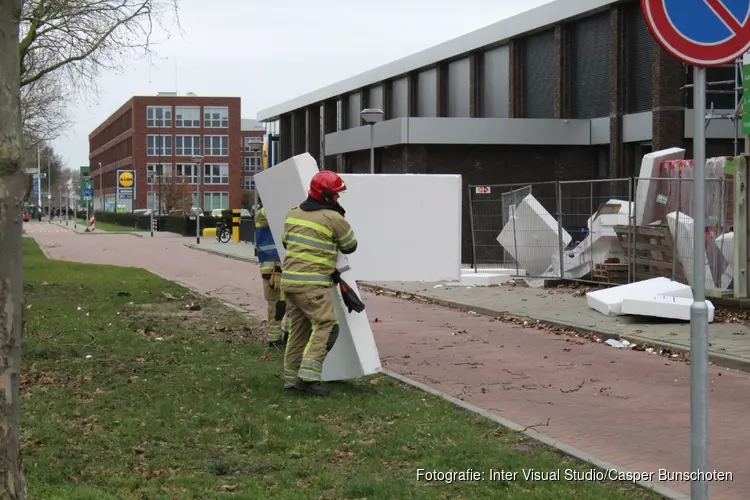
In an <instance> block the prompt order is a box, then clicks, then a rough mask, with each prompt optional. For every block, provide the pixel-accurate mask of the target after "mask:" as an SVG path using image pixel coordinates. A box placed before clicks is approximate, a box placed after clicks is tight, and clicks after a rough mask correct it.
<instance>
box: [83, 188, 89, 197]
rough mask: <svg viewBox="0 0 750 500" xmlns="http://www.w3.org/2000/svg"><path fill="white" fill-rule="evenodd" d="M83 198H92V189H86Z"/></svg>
mask: <svg viewBox="0 0 750 500" xmlns="http://www.w3.org/2000/svg"><path fill="white" fill-rule="evenodd" d="M83 196H91V188H84V189H83Z"/></svg>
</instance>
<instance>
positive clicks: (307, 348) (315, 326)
mask: <svg viewBox="0 0 750 500" xmlns="http://www.w3.org/2000/svg"><path fill="white" fill-rule="evenodd" d="M310 325H311V326H312V332H310V338H309V339H307V344H305V350H304V351H302V358H303V359H302V363H304V362H305V359H304V358H306V357H307V353H308V352H309V351H310V346H312V343H313V339H314V338H315V332H317V331H318V323H317V321H311V322H310ZM300 366H301V365H300Z"/></svg>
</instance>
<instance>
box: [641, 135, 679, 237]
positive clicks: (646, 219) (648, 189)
mask: <svg viewBox="0 0 750 500" xmlns="http://www.w3.org/2000/svg"><path fill="white" fill-rule="evenodd" d="M684 157H685V150H684V149H681V148H669V149H664V150H661V151H654V152H652V153H648V154H646V155H644V156H643V160H642V161H641V170H640V174H639V180H638V186H637V188H636V194H635V223H636V225H638V226H642V225H647V224H650V223H652V222H654V221H656V220H658V219H659V218H658V216H657V215H656V206H655V205H656V203H657V200H656V198H657V190H658V182H657V181H656V179H657V178H658V177H659V173H660V171H661V163H662V162H664V161H669V160H681V159H683V158H684Z"/></svg>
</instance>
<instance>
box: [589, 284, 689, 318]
mask: <svg viewBox="0 0 750 500" xmlns="http://www.w3.org/2000/svg"><path fill="white" fill-rule="evenodd" d="M655 295H665V296H669V297H682V298H688V299H692V298H693V290H692V288H690V287H689V286H688V285H685V284H682V283H678V282H676V281H672V280H670V279H669V278H651V279H650V280H644V281H637V282H635V283H629V284H627V285H621V286H616V287H613V288H606V289H604V290H596V291H594V292H589V293H587V294H586V303H587V304H588V306H589V307H590V308H592V309H594V310H595V311H599V312H600V313H602V314H604V315H607V316H620V315H622V314H623V312H622V301H623V300H624V299H626V298H639V297H649V296H655Z"/></svg>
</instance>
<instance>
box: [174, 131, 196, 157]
mask: <svg viewBox="0 0 750 500" xmlns="http://www.w3.org/2000/svg"><path fill="white" fill-rule="evenodd" d="M174 154H175V156H197V155H199V154H201V136H199V135H176V136H174Z"/></svg>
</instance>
